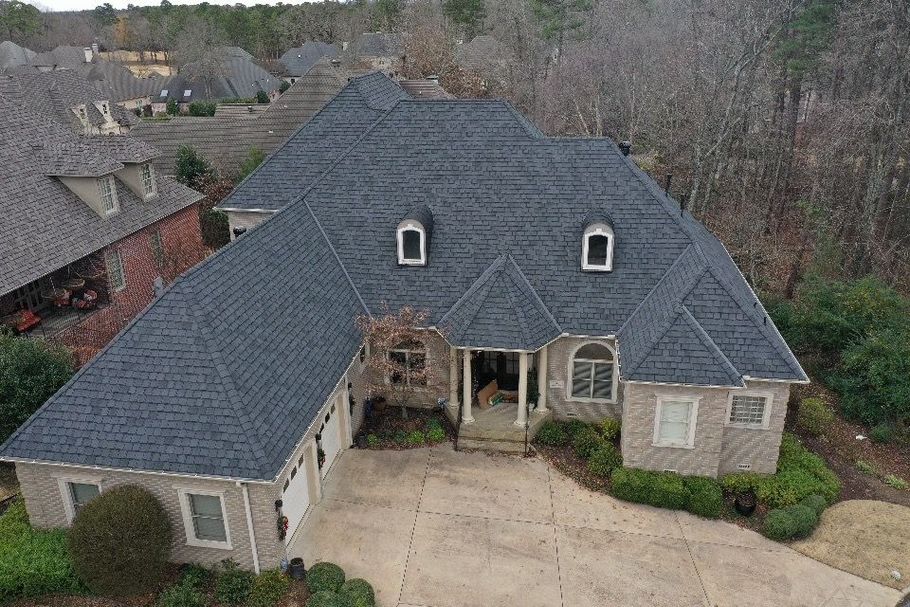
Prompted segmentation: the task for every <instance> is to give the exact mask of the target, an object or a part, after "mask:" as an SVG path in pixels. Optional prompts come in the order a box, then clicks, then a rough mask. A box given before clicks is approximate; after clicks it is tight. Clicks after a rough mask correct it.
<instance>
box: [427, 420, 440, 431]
mask: <svg viewBox="0 0 910 607" xmlns="http://www.w3.org/2000/svg"><path fill="white" fill-rule="evenodd" d="M434 428H439V429H440V430H441V429H442V422H441V421H439V420H438V419H436V418H435V417H431V418H430V419H428V420H427V431H428V432H429V431H430V430H432V429H434Z"/></svg>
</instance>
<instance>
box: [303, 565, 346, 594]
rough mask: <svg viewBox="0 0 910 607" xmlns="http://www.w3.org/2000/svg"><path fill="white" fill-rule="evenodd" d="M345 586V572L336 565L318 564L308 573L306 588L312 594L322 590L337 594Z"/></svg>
mask: <svg viewBox="0 0 910 607" xmlns="http://www.w3.org/2000/svg"><path fill="white" fill-rule="evenodd" d="M342 584H344V571H343V570H342V569H341V567H339V566H338V565H336V564H335V563H316V564H315V565H313V566H312V567H310V570H309V571H307V573H306V586H307V588H309V590H310V592H313V593H316V592H319V591H321V590H328V591H330V592H337V591H338V589H339V588H341V585H342Z"/></svg>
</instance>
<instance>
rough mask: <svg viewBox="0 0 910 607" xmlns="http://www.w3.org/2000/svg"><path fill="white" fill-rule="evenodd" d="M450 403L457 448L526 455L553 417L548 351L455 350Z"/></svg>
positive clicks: (450, 370) (450, 375) (450, 368)
mask: <svg viewBox="0 0 910 607" xmlns="http://www.w3.org/2000/svg"><path fill="white" fill-rule="evenodd" d="M449 378H450V386H449V404H448V407H447V409H446V412H447V414H448V416H449V419H450V420H451V421H452V423H453V424H454V425H455V427H456V428H457V429H458V443H457V445H458V447H459V448H466V449H484V450H490V451H504V452H508V453H526V451H527V445H528V443H529V442H530V441H531V440H532V439H533V438H534V436H535V435H536V434H537V431H538V430H539V429H540V427H541V425H543V423H544V422H545V421H546V420H547V419H549V418H550V417H551V413H550V411H549V410H548V409H547V403H546V382H547V347H546V346H544V347H542V348H541V349H540V350H538V351H537V352H533V353H532V352H526V351H511V352H503V351H494V350H472V349H459V348H450V367H449Z"/></svg>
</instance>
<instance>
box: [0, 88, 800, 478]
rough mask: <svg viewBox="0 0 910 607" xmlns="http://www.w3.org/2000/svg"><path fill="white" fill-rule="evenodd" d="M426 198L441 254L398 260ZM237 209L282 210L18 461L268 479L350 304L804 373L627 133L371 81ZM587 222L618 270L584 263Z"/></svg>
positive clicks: (736, 368) (706, 367)
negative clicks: (418, 262) (539, 121)
mask: <svg viewBox="0 0 910 607" xmlns="http://www.w3.org/2000/svg"><path fill="white" fill-rule="evenodd" d="M395 89H398V91H399V92H397V93H396V91H395ZM354 124H356V128H354V127H353V126H352V125H354ZM419 205H425V207H426V208H427V209H428V212H429V213H431V215H432V218H433V221H432V223H433V228H432V230H433V233H432V238H431V239H429V241H428V247H429V250H428V252H427V253H428V254H427V260H428V263H427V265H425V266H402V265H399V264H398V258H397V250H396V248H397V247H396V245H395V230H396V226H398V224H399V222H400V221H401V219H402V218H403V217H406V216H407V215H408V214H409V213H410V212H411V210H412V209H414V208H415V207H419ZM222 206H223V207H228V208H232V207H235V208H272V209H281V211H280V212H278V213H276V214H275V215H274V217H272V218H270V219H268V220H267V221H265V222H263V223H262V224H260V225H259V226H257V227H256V228H254V229H252V230H250V231H249V232H247V233H246V234H245V235H244V236H243V237H242V238H239V239H237V240H235V241H234V242H233V243H232V244H231V245H229V246H227V247H225V248H224V249H223V250H222V251H220V252H219V253H217V254H216V255H213V256H212V257H210V258H209V259H208V260H207V261H205V262H203V263H202V264H200V265H199V266H197V267H196V268H195V269H194V270H192V271H191V272H190V273H189V274H188V275H187V276H186V277H185V278H182V279H180V280H178V281H177V282H176V283H175V284H174V286H173V287H172V288H171V289H170V290H169V291H167V292H165V294H164V295H162V296H161V297H160V298H159V299H158V300H157V301H156V302H155V303H154V304H153V305H152V306H151V307H150V308H149V309H148V311H147V312H146V313H145V314H144V315H142V316H140V317H139V318H137V319H136V321H135V322H134V323H133V324H132V325H131V326H130V327H129V328H128V329H127V330H125V331H124V332H123V333H122V334H121V336H120V337H119V338H118V339H116V340H115V341H114V342H112V343H111V344H110V346H109V347H108V348H107V350H106V351H104V352H103V353H101V354H100V355H98V356H97V357H96V358H95V359H94V360H93V361H92V362H91V363H89V364H88V365H86V366H85V367H83V369H82V370H81V371H80V373H79V374H78V375H77V376H76V377H75V378H74V379H73V380H72V381H71V382H70V383H69V384H67V385H66V386H64V388H62V389H61V390H60V391H59V392H58V393H57V394H56V395H55V396H54V397H52V398H51V399H50V400H49V401H48V402H47V403H46V404H45V405H44V407H42V409H41V410H40V411H39V412H38V413H36V414H35V415H34V416H33V417H32V418H31V419H30V420H29V422H27V423H26V424H25V425H24V426H23V427H22V428H20V429H19V430H18V431H17V432H16V434H14V435H13V437H12V438H11V439H10V440H9V441H8V442H7V443H6V444H5V446H4V447H3V448H2V457H3V458H4V459H12V460H27V461H50V462H65V463H77V464H82V465H89V466H101V467H113V468H130V469H140V470H156V471H167V472H175V473H181V474H199V475H210V476H222V477H231V478H241V479H255V480H265V481H270V480H273V479H275V478H276V475H277V474H278V473H279V472H280V470H281V469H282V467H283V465H284V463H285V462H286V460H287V458H288V457H289V453H290V452H291V450H292V449H293V446H294V445H295V444H296V441H298V440H299V439H300V437H301V436H302V435H303V433H304V431H305V429H306V428H307V427H308V425H309V424H310V423H311V422H312V421H313V419H314V418H315V415H316V414H317V412H318V411H319V409H320V407H321V405H322V404H323V403H325V402H326V399H327V398H328V397H329V396H330V394H331V393H332V391H333V390H334V389H335V387H336V386H337V384H338V381H339V378H340V377H342V374H343V373H344V371H345V370H346V369H347V367H348V366H349V364H350V363H351V361H352V360H353V359H354V357H355V356H356V353H357V351H358V349H359V347H360V342H361V336H360V334H359V332H358V330H357V328H356V324H355V319H356V317H357V316H358V315H359V314H363V313H365V312H367V311H373V312H377V313H378V312H380V311H381V310H382V309H383V306H384V305H388V307H389V308H391V309H393V310H394V309H396V308H400V307H401V306H403V305H411V306H415V307H418V308H421V309H426V310H427V311H428V312H429V315H430V317H429V320H428V324H429V325H431V326H438V327H440V330H441V331H442V332H443V334H444V335H446V334H447V335H448V338H449V339H450V340H451V342H450V343H454V344H458V345H464V346H467V347H474V348H501V349H520V350H533V349H536V348H539V347H540V346H542V345H544V344H545V343H547V342H548V341H550V340H552V339H555V338H557V337H558V336H560V335H563V334H568V335H602V336H608V335H616V336H617V341H618V352H619V356H620V369H621V375H622V379H623V380H626V381H629V380H632V381H649V382H661V383H685V384H696V385H712V386H730V387H738V386H742V385H743V383H744V381H743V380H744V378H746V377H752V378H761V379H769V380H780V381H785V382H789V381H803V380H805V379H806V376H805V374H804V373H803V371H802V369H801V368H800V366H799V364H798V362H797V361H796V359H795V358H794V357H793V355H792V353H790V351H789V349H788V348H787V346H786V344H785V343H784V342H783V340H782V339H781V337H780V335H779V334H778V333H777V331H776V329H775V328H774V326H773V324H772V323H771V322H770V320H768V319H767V316H766V314H765V311H764V309H763V308H762V307H761V304H760V303H759V302H758V300H757V298H756V297H755V294H754V293H753V292H752V290H751V289H750V287H749V286H748V284H747V283H746V281H745V279H744V278H743V276H742V274H740V273H739V270H738V269H737V268H736V265H735V264H734V263H733V260H732V259H731V258H730V256H729V255H728V254H727V252H726V250H725V249H724V247H723V245H721V244H720V242H719V241H718V240H717V239H716V238H715V237H714V236H713V235H711V234H710V233H709V232H708V231H707V230H706V229H705V228H704V227H703V226H701V224H699V223H698V222H697V221H695V220H694V219H693V218H692V217H691V216H690V215H688V214H686V213H682V214H681V213H680V210H679V206H678V205H677V204H676V203H675V202H674V201H672V200H671V199H670V198H668V197H667V196H666V195H665V194H664V193H663V192H662V191H661V190H660V188H659V187H657V185H656V184H655V183H654V182H653V181H652V180H651V179H650V178H649V177H647V176H646V175H645V174H644V173H643V172H641V170H640V169H638V167H636V166H635V165H634V164H633V163H632V162H631V161H630V160H629V159H628V158H626V157H624V156H623V155H622V154H621V153H620V151H619V150H618V149H617V148H616V146H615V145H614V144H613V142H611V141H610V140H608V139H603V138H599V139H595V138H586V139H584V138H577V139H560V138H550V137H545V136H543V135H542V134H541V133H540V131H539V130H537V129H536V128H534V127H533V126H532V125H530V123H529V122H528V121H527V120H526V119H524V118H523V117H522V116H521V115H520V114H519V113H518V112H516V111H515V110H514V108H512V107H511V106H510V105H509V104H507V103H505V102H502V101H495V100H439V101H434V102H421V101H416V100H412V99H409V98H407V96H406V95H405V94H404V93H403V92H402V91H401V90H400V88H399V87H396V86H395V85H394V83H391V81H389V80H388V79H386V78H385V77H384V76H381V75H371V76H366V77H363V78H356V79H354V80H352V81H351V82H350V83H349V84H348V85H347V86H346V87H345V88H344V89H343V90H342V91H341V92H340V93H339V94H338V95H337V96H336V98H335V99H334V100H333V101H332V102H331V103H329V104H328V105H327V106H326V107H325V108H324V109H323V110H322V111H321V112H319V113H318V114H317V115H316V116H315V117H314V118H313V119H312V120H311V121H310V122H309V123H308V124H307V125H306V126H305V127H303V128H302V129H300V130H299V131H298V132H297V133H296V134H295V135H294V136H292V137H291V138H290V139H289V141H288V142H287V144H286V145H285V146H283V147H282V148H281V149H280V150H279V151H277V152H276V153H275V154H274V155H273V156H272V158H271V159H270V160H269V161H268V162H266V163H265V164H264V165H263V166H262V167H261V168H260V169H259V170H257V171H256V172H254V173H253V175H251V176H250V178H249V179H248V180H247V181H246V182H244V184H242V185H241V187H239V188H238V189H237V191H236V192H235V193H234V194H233V196H232V197H231V198H229V199H228V200H227V201H225V203H223V204H222ZM592 214H600V215H601V216H607V217H609V218H610V220H611V223H612V226H613V231H614V233H615V249H614V258H613V261H614V263H613V268H612V271H610V272H586V271H583V270H582V268H581V259H580V257H581V239H582V234H583V226H584V223H585V221H586V219H588V218H590V217H592V216H593V215H592ZM137 409H141V410H142V412H143V414H142V415H141V416H140V415H136V414H135V411H136V410H137Z"/></svg>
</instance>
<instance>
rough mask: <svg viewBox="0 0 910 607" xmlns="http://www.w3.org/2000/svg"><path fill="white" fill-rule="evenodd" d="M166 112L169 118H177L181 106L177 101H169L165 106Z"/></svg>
mask: <svg viewBox="0 0 910 607" xmlns="http://www.w3.org/2000/svg"><path fill="white" fill-rule="evenodd" d="M164 111H165V113H166V114H167V115H168V116H176V115H177V114H179V113H180V104H179V103H177V100H176V99H168V100H167V102H166V103H165V104H164Z"/></svg>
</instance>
